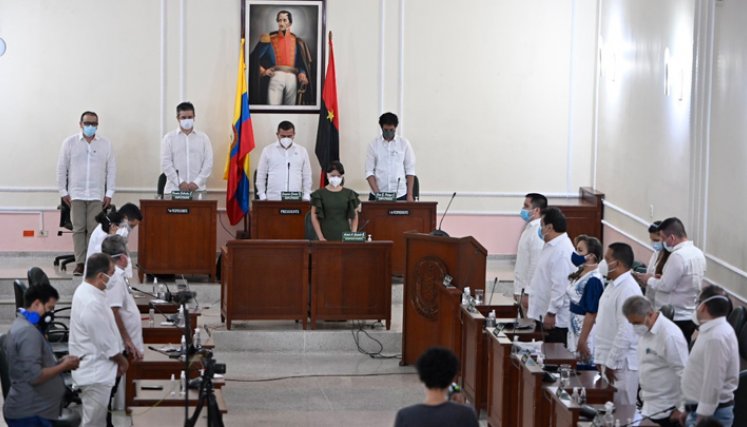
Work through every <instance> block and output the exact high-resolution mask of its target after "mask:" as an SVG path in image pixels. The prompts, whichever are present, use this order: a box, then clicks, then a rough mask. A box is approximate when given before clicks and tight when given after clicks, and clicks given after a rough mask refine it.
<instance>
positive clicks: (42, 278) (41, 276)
mask: <svg viewBox="0 0 747 427" xmlns="http://www.w3.org/2000/svg"><path fill="white" fill-rule="evenodd" d="M26 277H27V279H28V281H29V286H34V285H41V284H42V283H46V284H47V285H49V284H50V283H49V276H47V273H45V272H44V270H42V269H41V268H39V267H31V268H30V269H29V271H28V273H26Z"/></svg>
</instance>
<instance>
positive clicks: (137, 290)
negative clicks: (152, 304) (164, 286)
mask: <svg viewBox="0 0 747 427" xmlns="http://www.w3.org/2000/svg"><path fill="white" fill-rule="evenodd" d="M132 291H135V292H137V293H141V294H143V295H148V296H151V297H153V298H158V295H155V294H152V293H150V292H145V291H141V290H140V289H138V288H136V287H134V286H130V292H132Z"/></svg>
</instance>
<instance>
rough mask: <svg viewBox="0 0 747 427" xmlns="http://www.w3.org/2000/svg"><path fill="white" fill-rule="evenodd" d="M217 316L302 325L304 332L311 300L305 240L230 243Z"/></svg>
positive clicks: (224, 255) (229, 326) (307, 245)
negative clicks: (290, 321)
mask: <svg viewBox="0 0 747 427" xmlns="http://www.w3.org/2000/svg"><path fill="white" fill-rule="evenodd" d="M222 270H223V271H222V274H221V280H222V283H221V317H222V320H224V321H225V322H226V329H229V330H230V329H231V322H232V321H234V320H270V319H289V320H300V321H301V322H302V323H303V327H304V329H306V322H307V315H308V297H309V242H308V241H307V240H255V239H251V240H232V241H229V242H228V243H227V244H226V246H225V248H224V249H223V264H222Z"/></svg>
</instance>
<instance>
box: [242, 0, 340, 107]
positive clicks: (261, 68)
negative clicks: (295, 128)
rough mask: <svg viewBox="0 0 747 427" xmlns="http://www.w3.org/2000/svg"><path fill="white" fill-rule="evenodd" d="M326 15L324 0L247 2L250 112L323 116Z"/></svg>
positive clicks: (244, 30) (245, 30) (245, 33)
mask: <svg viewBox="0 0 747 427" xmlns="http://www.w3.org/2000/svg"><path fill="white" fill-rule="evenodd" d="M325 12H326V10H325V1H324V0H292V1H281V0H245V2H244V4H243V7H242V36H243V37H244V38H245V39H246V50H247V51H246V52H245V54H246V58H247V64H246V65H247V74H248V75H247V79H248V80H247V81H248V82H249V105H250V108H251V110H252V112H260V113H271V112H277V113H304V112H308V113H318V112H319V109H320V108H321V92H322V90H321V89H322V88H321V85H322V79H323V78H324V76H323V73H324V66H323V65H324V64H323V62H324V40H323V38H324V31H325Z"/></svg>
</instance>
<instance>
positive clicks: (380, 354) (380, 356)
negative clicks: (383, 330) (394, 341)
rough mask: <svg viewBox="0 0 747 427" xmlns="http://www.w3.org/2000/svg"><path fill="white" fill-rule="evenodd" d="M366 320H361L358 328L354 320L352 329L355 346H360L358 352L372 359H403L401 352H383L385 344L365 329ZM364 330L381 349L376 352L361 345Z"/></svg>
mask: <svg viewBox="0 0 747 427" xmlns="http://www.w3.org/2000/svg"><path fill="white" fill-rule="evenodd" d="M364 327H365V322H359V323H358V326H357V329H356V322H355V321H353V329H352V330H351V331H350V332H351V333H352V334H353V341H355V346H356V347H357V348H358V352H359V353H361V354H365V355H366V356H368V357H370V358H371V359H401V358H402V355H401V354H390V355H387V354H383V352H384V344H382V343H381V341H379V340H377V339H376V338H374V337H372V336H371V334H369V333H368V331H366V330H365V329H364ZM361 332H363V334H364V335H365V336H367V337H368V338H369V339H370V340H371V341H373V342H375V343H376V344H377V345H378V346H379V349H378V350H377V351H374V352H370V351H366V350H365V349H363V348H362V347H361V342H360V333H361Z"/></svg>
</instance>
